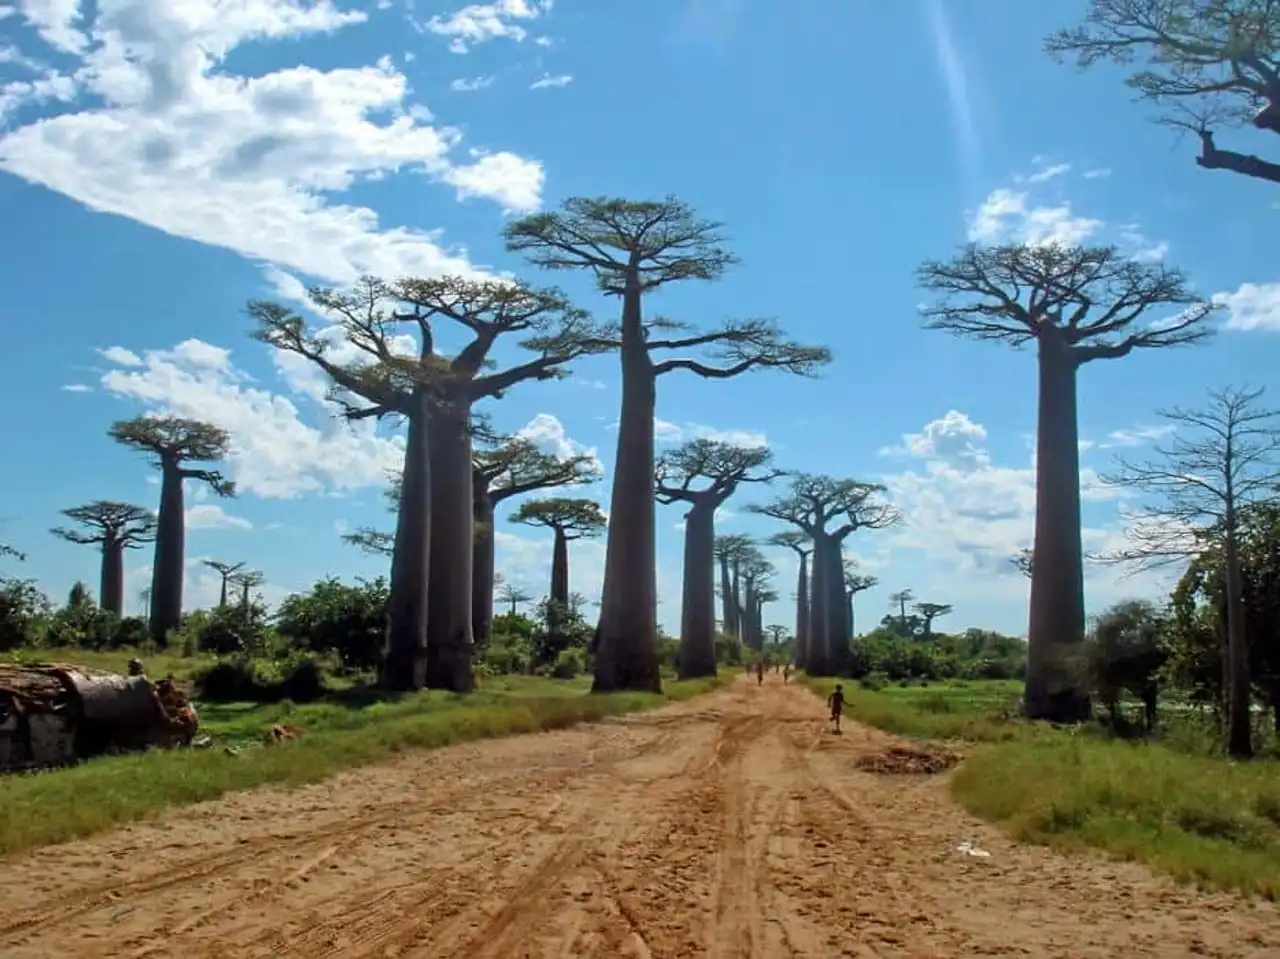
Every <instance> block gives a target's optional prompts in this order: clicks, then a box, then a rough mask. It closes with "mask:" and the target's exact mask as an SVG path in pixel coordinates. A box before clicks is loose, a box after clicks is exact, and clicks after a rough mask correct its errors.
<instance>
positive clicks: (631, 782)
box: [0, 677, 1280, 959]
mask: <svg viewBox="0 0 1280 959" xmlns="http://www.w3.org/2000/svg"><path fill="white" fill-rule="evenodd" d="M893 741H894V740H892V739H891V738H890V737H888V736H885V735H883V734H881V733H879V732H876V731H873V730H868V729H865V728H862V727H859V726H857V725H854V724H848V725H847V726H846V729H845V734H844V735H843V736H840V737H836V736H833V735H831V734H830V733H829V732H828V731H827V727H826V724H825V723H824V721H823V710H822V704H821V703H820V702H819V701H818V700H817V699H816V698H815V697H814V696H813V695H812V694H810V693H808V692H806V691H804V690H802V689H798V688H796V687H793V686H784V685H783V684H782V682H781V680H780V679H779V678H778V677H769V678H768V679H767V680H766V682H765V684H764V686H763V687H759V688H757V686H756V684H755V682H754V679H752V680H750V681H747V680H746V679H743V680H741V681H739V682H738V683H736V684H734V685H733V686H732V687H730V688H727V689H724V690H722V691H720V692H717V693H714V694H712V695H708V696H704V697H701V698H699V699H696V700H692V701H689V702H686V703H681V704H677V705H672V706H669V707H666V708H664V709H662V710H658V711H656V712H653V713H648V714H643V715H637V716H631V717H627V718H624V719H621V720H616V721H611V722H605V723H600V724H597V725H593V726H587V727H579V728H577V729H573V730H565V731H561V732H556V733H546V734H542V735H537V736H524V737H519V738H513V739H507V740H494V741H490V742H484V743H476V744H472V745H467V746H460V747H454V748H450V749H447V750H440V751H438V752H434V753H425V754H419V755H415V756H411V757H406V758H404V759H402V760H400V761H398V762H397V763H395V764H392V765H387V766H381V767H373V768H368V769H363V770H359V771H356V772H352V773H348V774H344V775H342V776H339V777H337V778H335V779H332V780H330V781H328V782H326V783H322V784H319V785H315V786H310V787H306V788H303V789H299V790H296V791H293V792H287V793H286V792H283V791H276V790H260V791H256V792H252V793H242V794H239V795H235V796H231V797H228V798H226V799H224V800H221V801H218V802H215V803H207V804H204V805H202V806H197V807H193V808H191V809H188V810H185V811H183V812H181V813H180V814H174V815H171V816H169V817H167V818H166V819H164V820H163V821H161V822H160V823H158V824H155V825H150V826H138V827H133V828H129V829H125V830H120V831H118V832H115V833H111V834H108V835H105V836H103V837H100V838H98V839H93V840H89V841H86V842H82V843H75V844H69V845H66V846H61V847H57V848H54V849H45V850H41V851H39V852H37V853H34V854H33V855H32V857H30V858H29V859H24V860H17V861H13V862H9V863H4V864H0V955H4V956H5V957H6V959H9V957H12V959H36V957H41V959H50V957H55V956H57V957H64V956H76V957H83V959H93V957H108V956H110V957H118V956H131V957H142V956H156V957H170V956H187V957H205V956H207V957H226V959H231V957H236V959H239V957H258V956H261V957H267V956H293V957H298V959H317V957H323V956H333V957H352V959H359V957H380V959H386V957H399V959H408V957H423V959H427V957H431V959H435V957H439V959H505V957H513V959H544V957H548V959H549V957H599V959H605V957H609V959H615V957H619V956H624V957H625V956H633V957H666V959H697V957H712V959H773V957H814V959H817V957H822V959H828V957H831V956H841V955H843V956H895V957H916V956H938V957H948V959H953V957H959V956H1061V957H1064V959H1065V957H1070V959H1088V957H1103V956H1119V955H1141V956H1155V957H1175V956H1177V957H1182V956H1190V955H1196V956H1217V957H1222V959H1227V957H1231V959H1249V957H1258V959H1261V957H1263V956H1275V955H1280V911H1277V909H1276V908H1274V907H1272V906H1269V905H1256V906H1251V905H1246V904H1243V903H1240V902H1239V901H1238V900H1235V899H1233V898H1231V897H1228V896H1212V897H1210V896H1200V895H1197V894H1195V893H1194V892H1191V891H1189V890H1186V889H1179V888H1176V887H1174V886H1172V885H1171V884H1170V883H1168V882H1165V881H1163V880H1160V879H1156V878H1154V877H1152V876H1151V875H1150V874H1149V873H1148V872H1146V871H1145V870H1144V869H1142V868H1140V867H1137V866H1130V865H1118V864H1112V863H1104V862H1102V861H1100V860H1097V859H1091V858H1079V859H1075V858H1064V857H1061V856H1057V855H1055V854H1053V853H1051V852H1048V851H1046V850H1043V849H1038V848H1032V847H1022V846H1017V845H1015V844H1012V843H1010V842H1008V841H1006V840H1004V839H1003V838H1001V837H1000V836H999V835H998V834H997V833H996V832H995V831H994V830H992V829H991V828H989V827H986V826H984V825H981V824H979V823H977V822H976V821H974V820H973V819H972V818H971V817H969V816H967V815H966V814H964V813H963V812H961V811H960V810H958V809H957V808H956V807H955V806H954V804H953V803H952V802H951V801H950V799H949V798H948V795H947V789H946V777H945V776H902V777H899V776H884V775H877V774H875V773H871V772H865V771H861V770H859V769H858V768H857V765H856V763H857V761H858V759H859V757H863V756H866V755H868V754H870V753H872V752H875V751H878V750H880V749H882V748H884V747H885V746H887V745H889V744H891V743H892V742H893ZM964 841H970V842H974V843H976V844H978V845H980V846H981V847H982V848H984V849H985V850H987V851H989V852H990V854H991V855H990V857H989V858H981V859H979V858H972V857H970V856H968V855H965V854H964V853H962V852H960V851H958V850H957V848H956V847H957V846H958V845H959V844H960V843H962V842H964ZM37 860H38V863H37Z"/></svg>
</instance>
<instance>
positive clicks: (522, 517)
mask: <svg viewBox="0 0 1280 959" xmlns="http://www.w3.org/2000/svg"><path fill="white" fill-rule="evenodd" d="M511 522H513V523H523V524H525V525H526V526H540V527H542V528H543V529H549V530H551V532H552V534H553V536H554V539H553V541H552V545H551V590H550V593H549V596H550V599H551V602H550V603H549V604H548V606H547V618H548V620H550V621H549V622H548V623H547V627H548V631H549V632H550V633H552V634H553V635H559V633H560V630H561V623H560V620H561V618H562V617H563V616H564V615H565V614H566V613H567V612H568V611H569V595H570V593H569V543H571V542H572V541H573V540H575V539H586V538H589V537H594V536H599V535H600V533H601V532H603V531H604V528H605V524H606V522H607V520H606V519H605V515H604V513H602V512H601V511H600V504H599V503H597V502H596V501H595V500H591V499H569V498H563V499H559V498H555V499H531V500H525V501H524V502H523V503H521V504H520V508H519V509H517V510H516V511H515V512H514V513H513V514H512V515H511Z"/></svg>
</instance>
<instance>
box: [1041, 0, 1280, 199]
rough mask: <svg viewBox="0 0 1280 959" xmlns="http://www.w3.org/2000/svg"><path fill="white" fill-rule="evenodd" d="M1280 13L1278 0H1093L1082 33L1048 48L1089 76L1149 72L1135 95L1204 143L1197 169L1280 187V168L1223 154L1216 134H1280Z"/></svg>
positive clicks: (1134, 81)
mask: <svg viewBox="0 0 1280 959" xmlns="http://www.w3.org/2000/svg"><path fill="white" fill-rule="evenodd" d="M1277 38H1280V5H1278V4H1276V3H1275V2H1274V0H1209V2H1206V0H1092V2H1091V3H1090V6H1089V13H1088V15H1087V16H1086V18H1085V22H1084V24H1083V25H1082V26H1079V27H1076V28H1073V29H1069V30H1059V31H1058V32H1056V33H1054V34H1053V35H1051V36H1050V37H1049V38H1048V40H1047V41H1046V43H1045V46H1046V49H1047V50H1048V51H1049V53H1050V54H1052V55H1053V56H1055V57H1057V58H1058V59H1060V60H1061V59H1064V58H1066V57H1073V58H1074V59H1075V61H1076V63H1077V64H1078V65H1079V66H1080V67H1090V66H1092V65H1094V64H1095V63H1098V62H1099V61H1110V62H1113V63H1117V64H1120V65H1123V66H1129V65H1133V64H1136V63H1142V64H1143V66H1142V68H1141V69H1139V70H1138V71H1137V72H1136V73H1133V74H1131V75H1130V76H1129V78H1128V81H1127V82H1128V85H1129V87H1130V88H1131V89H1133V90H1135V91H1137V93H1138V96H1139V98H1140V99H1143V100H1147V101H1149V102H1151V103H1153V104H1155V105H1156V106H1157V108H1158V109H1159V110H1160V114H1159V122H1161V123H1163V124H1165V125H1168V126H1172V127H1177V128H1182V129H1186V130H1190V131H1191V132H1193V133H1194V134H1195V135H1196V136H1197V137H1198V138H1199V140H1200V146H1201V152H1200V156H1199V157H1198V158H1197V160H1196V162H1197V163H1198V164H1199V165H1200V166H1202V167H1204V168H1206V169H1211V170H1230V171H1232V172H1235V173H1240V174H1243V175H1245V176H1251V177H1256V178H1258V179H1263V180H1268V181H1270V182H1273V183H1280V164H1276V163H1271V162H1268V161H1266V160H1262V159H1260V158H1258V157H1256V156H1251V155H1247V154H1243V153H1236V152H1233V151H1230V150H1220V149H1219V148H1218V147H1217V146H1216V145H1215V143H1214V138H1213V129H1214V128H1215V127H1221V126H1240V125H1242V124H1245V123H1251V124H1252V125H1253V126H1254V127H1256V128H1258V129H1260V130H1269V131H1271V132H1272V133H1277V132H1280V58H1277V55H1276V54H1277V49H1276V42H1277Z"/></svg>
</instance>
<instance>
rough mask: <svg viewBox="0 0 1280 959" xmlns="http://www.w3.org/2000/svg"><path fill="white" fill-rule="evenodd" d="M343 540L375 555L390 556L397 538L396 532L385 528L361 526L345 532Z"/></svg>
mask: <svg viewBox="0 0 1280 959" xmlns="http://www.w3.org/2000/svg"><path fill="white" fill-rule="evenodd" d="M342 541H343V542H344V543H347V544H349V545H351V546H354V547H356V548H357V549H359V550H361V551H362V552H365V553H370V554H372V555H374V556H390V555H391V553H392V551H393V549H394V547H395V542H396V538H395V535H394V534H392V533H388V532H386V531H384V530H380V529H374V528H373V527H371V526H361V527H360V528H358V529H356V530H354V531H352V532H350V533H343V534H342Z"/></svg>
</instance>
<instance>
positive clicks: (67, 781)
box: [0, 654, 732, 855]
mask: <svg viewBox="0 0 1280 959" xmlns="http://www.w3.org/2000/svg"><path fill="white" fill-rule="evenodd" d="M76 658H77V659H81V658H82V657H80V656H79V655H78V654H77V657H76ZM127 659H128V657H126V662H127ZM152 673H153V675H155V674H156V673H157V671H155V670H153V671H152ZM731 678H732V676H731V674H725V675H723V676H722V677H721V678H720V679H719V680H718V681H717V680H695V681H689V682H677V681H673V680H667V681H666V682H665V684H664V686H665V693H664V695H662V696H658V695H654V694H650V693H615V694H610V695H601V696H593V695H590V694H589V693H588V692H587V688H588V686H589V681H587V680H585V679H578V680H568V681H563V680H551V679H540V678H534V677H524V676H519V677H517V676H504V677H497V678H494V679H488V680H485V681H483V682H482V683H481V686H480V688H479V689H478V690H477V691H476V692H475V693H472V694H470V695H467V696H458V695H452V694H447V693H437V692H429V693H419V694H413V695H406V696H399V697H390V698H374V697H367V698H366V699H365V700H364V701H363V702H361V701H359V700H357V699H356V698H354V697H351V696H347V697H342V698H336V699H331V700H329V701H324V702H319V703H310V704H306V705H292V704H290V703H287V702H286V703H276V704H272V705H254V704H247V703H238V704H237V703H232V704H207V705H201V704H197V706H198V708H199V710H200V716H201V728H202V729H203V730H205V731H208V732H210V733H211V734H212V735H213V736H214V737H215V741H216V743H217V744H218V746H219V747H221V746H222V745H225V744H232V745H240V746H242V747H244V748H242V749H241V750H240V751H239V752H238V754H236V755H228V754H227V753H226V752H225V751H224V750H223V749H222V748H215V749H203V750H196V749H192V750H185V749H184V750H154V751H151V752H148V753H141V754H130V755H122V756H107V757H102V758H99V759H94V760H90V761H88V762H85V763H82V764H80V765H78V766H74V767H71V768H68V769H59V770H53V771H48V772H40V773H31V774H23V775H13V776H7V777H4V778H2V779H0V855H12V854H14V853H18V852H22V851H25V850H29V849H33V848H37V847H40V846H45V845H50V844H52V843H57V842H65V841H68V840H72V839H78V838H81V837H84V836H88V835H91V834H93V833H96V832H100V831H102V830H105V829H110V828H111V827H113V826H118V825H122V824H125V823H129V822H135V821H138V820H141V819H144V818H147V817H150V816H152V815H154V814H156V813H158V812H161V811H163V810H165V809H167V808H170V807H173V806H180V805H184V804H187V803H195V802H202V801H205V800H209V799H216V798H217V797H219V796H222V795H224V794H226V793H229V792H233V791H236V790H242V789H251V788H253V787H255V786H265V785H273V784H274V785H285V786H290V785H301V784H303V783H310V782H316V781H318V780H321V779H324V778H325V777H326V776H330V775H332V774H334V773H336V772H339V771H341V770H343V769H347V768H350V767H355V766H361V765H367V764H370V763H376V762H379V761H383V760H387V759H389V758H391V757H393V756H395V755H397V754H399V753H402V752H405V751H407V750H414V749H435V748H438V747H441V746H448V745H451V744H453V743H459V742H465V741H468V740H475V739H484V738H494V737H499V736H510V735H515V734H518V733H529V732H539V731H543V730H551V729H561V728H564V727H567V726H572V725H574V724H577V723H582V722H592V721H595V720H599V719H603V718H605V717H606V716H615V715H620V714H622V713H629V712H636V711H638V710H643V709H651V708H653V707H656V706H660V705H662V704H663V703H665V702H670V701H673V700H680V699H687V698H689V697H691V696H696V695H698V694H700V693H705V692H709V691H710V690H712V689H714V688H716V687H717V686H719V685H723V684H724V683H725V682H728V681H729V680H730V679H731ZM276 722H288V723H293V724H297V725H300V726H304V727H306V729H307V732H306V735H305V736H303V737H302V738H301V739H300V740H297V741H295V742H289V743H285V744H283V745H280V746H277V747H271V748H266V747H259V746H258V745H257V744H258V743H260V742H261V739H262V734H263V732H264V730H265V729H266V727H267V726H269V725H270V724H272V723H276Z"/></svg>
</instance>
